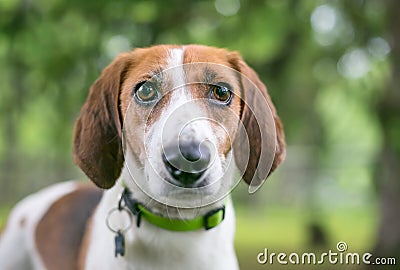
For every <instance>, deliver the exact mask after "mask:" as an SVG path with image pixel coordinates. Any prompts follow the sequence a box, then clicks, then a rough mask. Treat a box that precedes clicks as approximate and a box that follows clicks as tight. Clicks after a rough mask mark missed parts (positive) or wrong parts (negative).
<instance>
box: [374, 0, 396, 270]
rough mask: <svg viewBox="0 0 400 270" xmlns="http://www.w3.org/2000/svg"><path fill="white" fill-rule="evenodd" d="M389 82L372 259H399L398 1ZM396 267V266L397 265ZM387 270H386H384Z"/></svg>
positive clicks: (392, 6)
mask: <svg viewBox="0 0 400 270" xmlns="http://www.w3.org/2000/svg"><path fill="white" fill-rule="evenodd" d="M388 10H389V16H390V17H389V28H388V29H389V34H390V38H391V40H390V41H391V45H392V64H393V72H392V78H391V81H390V83H389V85H388V89H386V91H385V93H384V95H383V97H382V100H381V102H380V103H379V105H378V106H379V110H378V112H379V119H380V122H381V126H382V130H383V139H384V142H383V147H382V151H381V153H380V156H379V160H378V168H377V170H376V177H375V178H376V179H375V180H376V183H377V186H378V192H379V196H380V197H379V199H380V215H381V217H380V224H379V229H378V241H377V243H376V246H375V254H374V255H376V256H384V257H388V256H391V257H396V259H397V260H399V258H400V27H399V26H400V1H398V0H392V1H389V6H388ZM397 263H400V262H397ZM385 269H389V268H385Z"/></svg>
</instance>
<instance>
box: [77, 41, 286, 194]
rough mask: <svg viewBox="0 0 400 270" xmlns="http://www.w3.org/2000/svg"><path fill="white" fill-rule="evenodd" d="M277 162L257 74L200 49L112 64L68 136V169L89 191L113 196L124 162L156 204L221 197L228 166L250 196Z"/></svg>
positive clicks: (272, 117) (278, 135)
mask: <svg viewBox="0 0 400 270" xmlns="http://www.w3.org/2000/svg"><path fill="white" fill-rule="evenodd" d="M284 156H285V142H284V134H283V130H282V125H281V122H280V120H279V118H278V116H277V114H276V110H275V108H274V106H273V104H272V102H271V100H270V98H269V96H268V94H267V90H266V87H265V86H264V84H263V83H262V82H261V81H260V79H259V78H258V76H257V74H256V73H255V72H254V71H253V70H252V69H251V68H250V67H249V66H248V65H247V64H246V63H245V62H244V61H243V60H242V58H241V57H240V55H239V54H238V53H236V52H230V51H227V50H225V49H217V48H212V47H206V46H197V45H189V46H182V47H180V46H169V45H168V46H167V45H162V46H154V47H150V48H146V49H136V50H134V51H132V52H129V53H123V54H121V55H119V56H118V57H117V58H116V59H115V60H114V61H113V62H112V63H111V64H110V65H109V66H108V67H107V68H106V69H104V71H103V72H102V74H101V76H100V78H98V80H97V81H96V82H95V83H94V84H93V85H92V87H91V89H90V93H89V96H88V98H87V101H86V103H85V104H84V106H83V108H82V110H81V113H80V116H79V118H78V120H77V123H76V127H75V136H74V160H75V162H76V163H77V164H78V166H79V167H80V168H81V169H82V170H83V171H84V172H85V173H86V175H87V176H88V177H89V178H90V179H91V180H92V181H93V182H94V183H95V184H96V185H98V186H99V187H101V188H110V187H112V186H113V185H114V183H115V181H116V179H117V178H118V177H119V176H120V174H121V169H122V167H123V166H124V162H125V163H126V166H127V167H128V169H129V171H130V173H131V175H132V177H133V179H135V182H136V183H137V184H138V185H139V186H140V187H141V188H143V189H144V191H145V192H146V194H149V195H151V196H153V197H155V198H156V199H157V200H161V202H166V201H167V200H166V199H165V200H164V199H163V198H169V199H171V198H172V197H175V198H183V199H184V200H185V201H190V200H193V198H194V197H193V196H194V195H196V194H197V195H199V196H200V197H201V198H203V199H204V196H209V195H210V196H211V197H213V196H214V198H216V197H218V196H220V195H222V194H226V193H227V192H228V191H229V190H230V188H231V187H232V179H233V178H234V177H233V175H232V170H231V168H232V167H233V164H235V163H236V165H237V167H238V168H239V170H240V172H241V175H242V178H243V179H244V180H245V181H246V183H248V184H249V185H250V187H251V188H252V189H251V190H252V191H254V190H256V189H257V188H258V187H259V186H261V184H262V183H263V181H264V180H265V179H266V178H267V176H268V175H269V174H270V173H271V172H272V171H273V170H275V169H276V167H277V166H278V165H279V164H280V163H281V162H282V161H283V159H284ZM233 157H234V160H235V162H232V161H233ZM177 200H180V199H177ZM200 200H201V199H200Z"/></svg>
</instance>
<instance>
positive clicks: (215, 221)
mask: <svg viewBox="0 0 400 270" xmlns="http://www.w3.org/2000/svg"><path fill="white" fill-rule="evenodd" d="M224 219H225V205H224V206H222V207H220V208H217V209H214V210H211V211H209V212H208V213H207V214H205V215H204V228H205V229H206V230H210V229H212V228H214V227H216V226H218V225H219V224H220V223H221V222H222V221H223V220H224Z"/></svg>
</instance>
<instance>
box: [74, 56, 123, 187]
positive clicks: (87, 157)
mask: <svg viewBox="0 0 400 270" xmlns="http://www.w3.org/2000/svg"><path fill="white" fill-rule="evenodd" d="M128 59H129V54H121V55H120V56H118V57H117V58H116V59H115V60H114V61H113V62H112V63H111V64H110V65H109V66H108V67H106V68H105V69H104V70H103V72H102V74H101V76H100V77H99V78H98V79H97V80H96V81H95V82H94V84H93V85H92V86H91V88H90V93H89V96H88V98H87V100H86V102H85V104H84V105H83V107H82V109H81V111H80V115H79V117H78V119H77V121H76V124H75V134H74V142H73V147H74V148H73V157H74V161H75V163H76V164H77V165H78V166H79V167H80V168H81V169H82V171H83V172H84V173H85V174H86V175H87V176H88V177H89V178H90V179H91V180H92V181H93V182H94V183H95V184H96V185H97V186H99V187H100V188H110V187H112V186H113V185H114V184H115V181H116V179H117V178H118V177H119V175H120V174H121V168H122V166H123V163H124V155H123V151H122V141H121V125H122V123H121V114H120V111H119V94H120V87H121V84H122V81H123V77H124V73H125V72H126V69H127V66H128Z"/></svg>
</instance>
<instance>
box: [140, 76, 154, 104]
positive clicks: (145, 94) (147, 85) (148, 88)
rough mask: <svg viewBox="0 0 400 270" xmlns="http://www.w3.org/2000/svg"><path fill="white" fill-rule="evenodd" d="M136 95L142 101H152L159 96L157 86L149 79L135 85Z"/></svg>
mask: <svg viewBox="0 0 400 270" xmlns="http://www.w3.org/2000/svg"><path fill="white" fill-rule="evenodd" d="M135 97H136V99H137V100H138V101H139V102H142V103H149V102H152V101H154V100H156V99H157V98H158V90H157V86H156V85H155V84H154V83H152V82H149V81H146V82H142V83H139V84H138V85H137V86H136V87H135Z"/></svg>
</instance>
